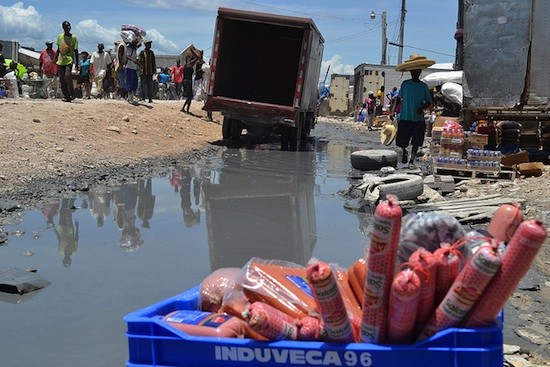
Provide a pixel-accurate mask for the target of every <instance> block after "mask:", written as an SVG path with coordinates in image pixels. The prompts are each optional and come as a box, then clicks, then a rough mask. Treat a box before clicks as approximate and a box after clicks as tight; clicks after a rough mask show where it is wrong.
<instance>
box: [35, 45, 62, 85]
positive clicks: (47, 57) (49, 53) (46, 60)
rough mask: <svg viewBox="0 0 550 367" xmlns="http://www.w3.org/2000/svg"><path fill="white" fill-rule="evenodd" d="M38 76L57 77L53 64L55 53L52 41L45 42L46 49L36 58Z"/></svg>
mask: <svg viewBox="0 0 550 367" xmlns="http://www.w3.org/2000/svg"><path fill="white" fill-rule="evenodd" d="M38 62H39V65H38V74H39V75H40V76H42V77H46V78H55V77H56V76H57V64H56V63H55V51H54V50H53V41H46V48H45V49H44V50H42V52H40V56H39V57H38Z"/></svg>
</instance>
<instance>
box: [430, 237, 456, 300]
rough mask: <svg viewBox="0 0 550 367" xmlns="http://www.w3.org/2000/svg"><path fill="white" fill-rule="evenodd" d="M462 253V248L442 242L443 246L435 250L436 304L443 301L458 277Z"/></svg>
mask: <svg viewBox="0 0 550 367" xmlns="http://www.w3.org/2000/svg"><path fill="white" fill-rule="evenodd" d="M461 255H462V254H461V252H460V250H459V249H458V248H457V247H456V246H452V245H451V244H449V243H442V244H441V247H440V248H438V249H437V250H435V252H434V258H435V262H436V269H437V275H436V285H435V302H434V304H435V305H436V306H437V305H439V303H441V301H442V300H443V298H444V297H445V295H446V294H447V292H448V291H449V289H450V288H451V285H452V284H453V282H454V281H455V279H456V278H457V277H458V273H459V272H460V262H461Z"/></svg>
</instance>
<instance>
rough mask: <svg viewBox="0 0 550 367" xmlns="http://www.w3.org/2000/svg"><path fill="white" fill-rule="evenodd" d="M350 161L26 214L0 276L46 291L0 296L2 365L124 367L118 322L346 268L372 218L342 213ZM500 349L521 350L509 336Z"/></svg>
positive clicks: (122, 194)
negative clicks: (280, 279) (245, 286)
mask: <svg viewBox="0 0 550 367" xmlns="http://www.w3.org/2000/svg"><path fill="white" fill-rule="evenodd" d="M356 149H357V148H354V147H349V146H345V145H339V144H334V145H333V144H331V143H330V142H328V143H327V142H322V141H318V142H317V144H316V148H315V150H314V151H312V152H281V151H279V150H277V149H276V148H271V147H268V148H267V149H259V150H258V149H256V150H248V149H240V150H237V149H227V150H225V151H223V152H222V153H220V156H219V157H215V158H213V159H211V160H210V161H209V162H208V163H207V164H201V165H186V166H178V165H175V166H173V167H170V168H168V170H167V174H166V175H165V176H163V177H153V178H151V179H148V180H139V181H138V182H128V183H126V184H123V185H120V186H117V187H95V188H92V190H90V191H89V192H87V193H85V194H81V195H79V196H76V197H65V198H59V200H57V201H55V202H52V203H51V204H50V205H48V206H47V207H44V208H43V209H42V210H41V211H27V212H25V213H24V214H23V216H22V221H21V223H19V224H17V225H12V226H4V230H6V231H8V232H9V236H8V238H9V241H8V243H7V244H4V245H3V246H1V247H0V266H15V267H17V268H21V269H36V270H37V273H38V274H39V275H41V276H42V277H44V278H46V279H47V280H48V281H50V282H51V285H49V286H47V287H46V288H44V289H42V290H40V291H37V292H32V293H29V294H27V295H24V296H14V295H8V294H6V293H0V325H1V327H2V333H1V335H2V337H0V345H1V346H2V348H1V350H2V353H1V354H2V355H1V356H0V361H1V363H0V365H1V366H2V367H11V366H14V367H15V366H17V367H19V366H41V367H50V366H51V367H54V366H55V367H58V366H80V365H90V366H124V365H126V362H127V359H128V342H127V338H126V336H125V331H126V323H125V322H124V321H123V317H124V316H125V315H126V314H128V313H130V312H132V311H135V310H137V309H140V308H143V307H145V306H148V305H150V304H153V303H156V302H158V301H160V300H163V299H165V298H168V297H171V296H173V295H176V294H179V293H181V292H182V291H184V290H186V289H188V288H191V287H193V286H195V285H197V284H198V283H199V282H200V281H201V280H202V279H204V278H205V277H206V276H207V275H208V274H210V273H211V272H212V271H214V270H216V269H218V268H221V267H241V266H243V265H244V264H245V263H246V262H247V261H248V260H249V259H250V258H252V257H259V258H264V259H283V260H288V261H293V262H296V263H299V264H305V263H306V262H307V261H308V260H309V259H310V258H311V257H316V258H319V259H321V260H324V261H327V262H331V263H337V264H339V265H340V266H342V267H345V268H347V267H348V266H349V265H351V264H352V263H353V262H354V261H355V260H356V259H357V258H359V257H361V256H363V254H364V249H365V244H366V242H367V239H366V235H367V234H368V233H369V224H370V218H371V216H370V214H354V213H352V212H349V211H347V210H345V209H344V203H345V199H344V198H343V197H342V196H341V195H340V194H339V191H341V190H346V189H347V188H348V187H349V185H350V183H351V179H350V177H353V176H357V172H354V171H353V169H352V167H351V164H350V153H351V151H353V150H356ZM350 173H352V175H351V176H350ZM508 326H509V325H508ZM505 340H508V342H514V343H516V342H517V343H519V344H525V343H522V342H521V340H519V338H517V336H515V335H514V333H513V332H512V331H511V330H510V329H508V330H505Z"/></svg>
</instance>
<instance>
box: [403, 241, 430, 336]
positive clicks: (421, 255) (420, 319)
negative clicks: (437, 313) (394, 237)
mask: <svg viewBox="0 0 550 367" xmlns="http://www.w3.org/2000/svg"><path fill="white" fill-rule="evenodd" d="M408 263H409V265H410V266H411V268H412V269H413V270H414V271H416V273H417V274H418V276H419V278H420V295H419V297H418V310H417V314H416V332H420V331H421V330H422V329H423V328H424V325H425V324H426V323H427V322H428V320H429V319H430V317H431V315H432V313H433V311H434V309H435V305H434V304H435V287H436V284H437V263H436V260H435V257H434V255H433V254H432V253H431V252H430V251H428V250H426V249H425V248H424V247H419V248H418V249H417V250H416V251H415V252H413V253H412V255H411V257H410V258H409V262H408Z"/></svg>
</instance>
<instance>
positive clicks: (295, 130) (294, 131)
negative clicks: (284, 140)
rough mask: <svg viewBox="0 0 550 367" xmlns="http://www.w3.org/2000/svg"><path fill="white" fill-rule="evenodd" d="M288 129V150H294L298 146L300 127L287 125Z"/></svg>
mask: <svg viewBox="0 0 550 367" xmlns="http://www.w3.org/2000/svg"><path fill="white" fill-rule="evenodd" d="M289 129H290V142H289V146H290V150H291V151H293V152H295V151H297V150H298V149H299V148H300V141H301V137H302V129H300V127H289Z"/></svg>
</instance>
